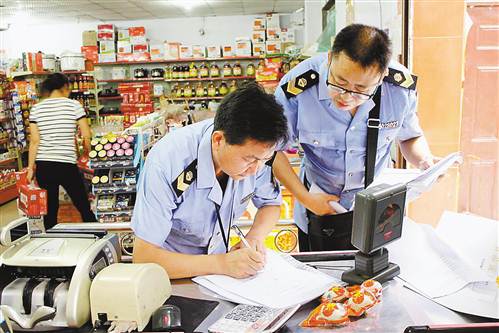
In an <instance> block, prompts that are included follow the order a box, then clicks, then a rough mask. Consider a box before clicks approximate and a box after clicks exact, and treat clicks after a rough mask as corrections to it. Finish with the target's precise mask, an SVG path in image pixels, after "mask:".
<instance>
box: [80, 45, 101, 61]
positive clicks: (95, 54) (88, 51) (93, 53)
mask: <svg viewBox="0 0 499 333" xmlns="http://www.w3.org/2000/svg"><path fill="white" fill-rule="evenodd" d="M81 53H83V56H84V57H85V59H87V60H90V61H92V62H98V61H99V48H98V47H97V46H82V47H81Z"/></svg>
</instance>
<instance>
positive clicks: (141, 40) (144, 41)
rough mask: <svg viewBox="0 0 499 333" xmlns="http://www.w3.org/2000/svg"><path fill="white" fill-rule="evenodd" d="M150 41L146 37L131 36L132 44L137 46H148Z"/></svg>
mask: <svg viewBox="0 0 499 333" xmlns="http://www.w3.org/2000/svg"><path fill="white" fill-rule="evenodd" d="M148 42H149V39H147V37H146V36H130V43H132V45H135V44H147V43H148Z"/></svg>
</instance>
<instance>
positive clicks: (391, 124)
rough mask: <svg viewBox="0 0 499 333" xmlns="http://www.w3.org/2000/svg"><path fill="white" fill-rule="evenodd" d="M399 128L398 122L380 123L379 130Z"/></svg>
mask: <svg viewBox="0 0 499 333" xmlns="http://www.w3.org/2000/svg"><path fill="white" fill-rule="evenodd" d="M397 127H399V122H398V120H393V121H388V122H386V123H380V124H379V128H397Z"/></svg>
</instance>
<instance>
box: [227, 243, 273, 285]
mask: <svg viewBox="0 0 499 333" xmlns="http://www.w3.org/2000/svg"><path fill="white" fill-rule="evenodd" d="M264 265H265V260H264V258H263V256H262V254H261V253H259V252H257V251H255V250H254V249H250V248H247V247H244V248H241V249H237V250H234V251H230V252H229V253H227V254H225V255H224V258H223V266H224V268H223V271H224V274H225V275H229V276H232V277H234V278H237V279H242V278H247V277H250V276H253V275H255V274H256V273H258V271H261V270H262V269H263V267H264Z"/></svg>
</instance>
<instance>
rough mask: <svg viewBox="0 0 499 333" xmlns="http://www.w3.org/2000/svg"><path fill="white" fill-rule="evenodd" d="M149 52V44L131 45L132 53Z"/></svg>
mask: <svg viewBox="0 0 499 333" xmlns="http://www.w3.org/2000/svg"><path fill="white" fill-rule="evenodd" d="M141 52H149V44H147V43H146V44H132V53H141Z"/></svg>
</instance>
